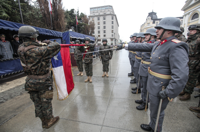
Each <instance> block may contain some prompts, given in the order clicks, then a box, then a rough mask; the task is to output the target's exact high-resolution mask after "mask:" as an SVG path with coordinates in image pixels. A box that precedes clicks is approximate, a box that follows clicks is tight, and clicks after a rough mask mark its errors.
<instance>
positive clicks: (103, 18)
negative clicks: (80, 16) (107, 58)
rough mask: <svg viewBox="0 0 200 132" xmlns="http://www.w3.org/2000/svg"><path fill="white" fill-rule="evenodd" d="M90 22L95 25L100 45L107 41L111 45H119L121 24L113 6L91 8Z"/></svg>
mask: <svg viewBox="0 0 200 132" xmlns="http://www.w3.org/2000/svg"><path fill="white" fill-rule="evenodd" d="M89 18H90V19H89V21H93V22H94V23H95V31H94V34H93V35H94V36H98V43H102V39H107V40H108V44H109V45H116V44H118V43H119V33H118V28H119V23H118V20H117V16H116V14H115V12H114V9H113V7H112V6H110V5H108V6H99V7H92V8H90V15H89Z"/></svg>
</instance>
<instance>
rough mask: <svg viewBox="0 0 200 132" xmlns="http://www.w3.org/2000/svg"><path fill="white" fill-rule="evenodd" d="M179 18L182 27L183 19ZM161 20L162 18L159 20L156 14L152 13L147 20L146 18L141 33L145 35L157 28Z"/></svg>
mask: <svg viewBox="0 0 200 132" xmlns="http://www.w3.org/2000/svg"><path fill="white" fill-rule="evenodd" d="M177 18H179V19H180V21H181V25H182V22H183V17H177ZM161 19H162V18H158V17H157V14H156V12H153V11H152V12H150V13H149V14H148V16H147V18H146V21H145V23H144V24H142V25H141V27H140V32H144V33H145V32H146V31H147V29H149V28H154V27H155V26H157V25H158V24H159V22H160V20H161Z"/></svg>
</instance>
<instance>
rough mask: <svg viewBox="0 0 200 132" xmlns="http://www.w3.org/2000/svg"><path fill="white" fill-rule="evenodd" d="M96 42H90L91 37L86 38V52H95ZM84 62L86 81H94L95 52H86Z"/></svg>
mask: <svg viewBox="0 0 200 132" xmlns="http://www.w3.org/2000/svg"><path fill="white" fill-rule="evenodd" d="M94 47H95V44H90V38H88V37H87V38H85V46H84V48H85V51H86V52H85V53H87V52H93V51H94ZM83 57H84V63H85V72H86V75H87V79H86V80H85V82H90V83H92V76H93V65H92V63H93V53H89V54H85V55H84V56H83Z"/></svg>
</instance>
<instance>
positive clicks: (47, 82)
mask: <svg viewBox="0 0 200 132" xmlns="http://www.w3.org/2000/svg"><path fill="white" fill-rule="evenodd" d="M28 46H34V48H31V49H29V50H27V51H25V52H21V51H20V47H28ZM59 51H60V45H59V44H58V43H54V42H51V43H50V44H49V45H47V46H41V45H40V44H39V43H37V42H34V41H28V42H24V43H22V44H21V45H20V46H19V49H18V55H19V57H20V60H21V63H22V66H23V68H24V70H25V73H26V74H27V75H28V76H27V78H26V84H25V89H26V90H27V91H39V90H47V89H49V87H51V86H52V79H51V77H50V74H49V76H48V77H45V78H30V77H29V76H30V75H34V76H36V77H37V76H38V77H39V76H42V75H48V73H49V70H50V59H51V58H52V57H53V56H55V55H56V54H57V53H58V52H59ZM27 66H28V69H27V68H26V67H27Z"/></svg>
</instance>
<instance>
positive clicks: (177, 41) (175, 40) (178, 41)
mask: <svg viewBox="0 0 200 132" xmlns="http://www.w3.org/2000/svg"><path fill="white" fill-rule="evenodd" d="M172 42H174V43H180V42H181V41H180V40H178V39H172Z"/></svg>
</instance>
